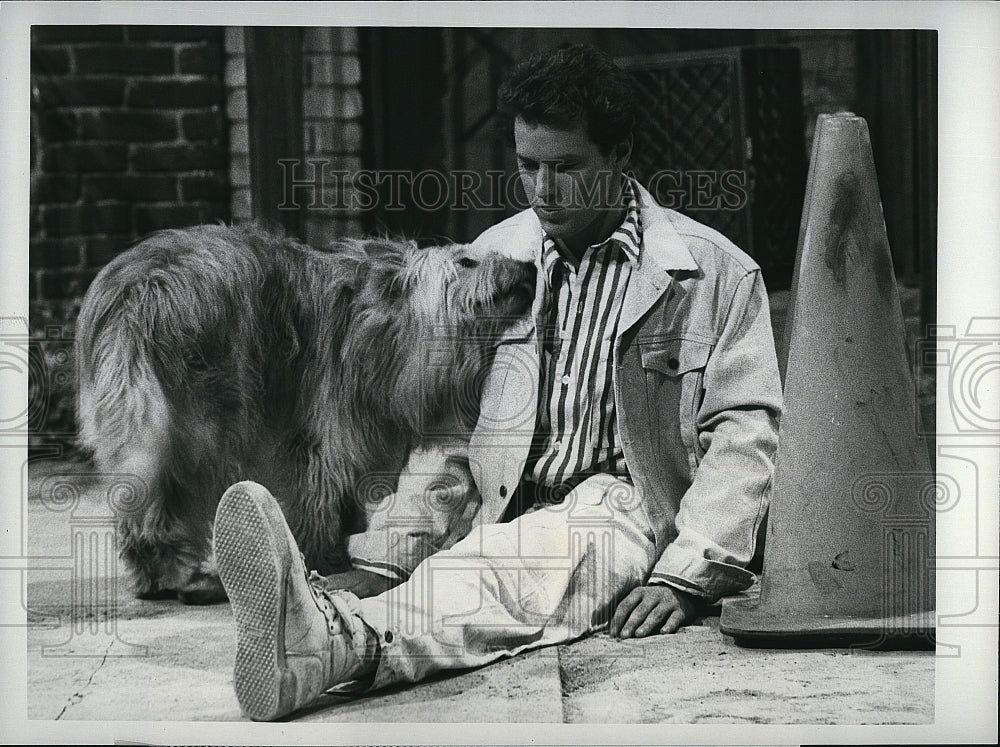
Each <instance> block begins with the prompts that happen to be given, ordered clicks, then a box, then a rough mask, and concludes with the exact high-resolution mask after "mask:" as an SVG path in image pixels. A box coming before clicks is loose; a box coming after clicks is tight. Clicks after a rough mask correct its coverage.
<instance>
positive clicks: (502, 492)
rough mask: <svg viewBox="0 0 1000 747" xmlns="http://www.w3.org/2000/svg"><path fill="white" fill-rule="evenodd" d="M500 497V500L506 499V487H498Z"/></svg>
mask: <svg viewBox="0 0 1000 747" xmlns="http://www.w3.org/2000/svg"><path fill="white" fill-rule="evenodd" d="M500 497H501V498H506V497H507V486H506V485H501V486H500Z"/></svg>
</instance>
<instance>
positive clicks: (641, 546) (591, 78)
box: [216, 46, 781, 719]
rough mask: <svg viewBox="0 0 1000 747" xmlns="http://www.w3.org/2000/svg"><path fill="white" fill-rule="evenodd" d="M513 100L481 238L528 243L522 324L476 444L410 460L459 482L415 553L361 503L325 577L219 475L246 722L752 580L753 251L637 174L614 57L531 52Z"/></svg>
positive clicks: (758, 421)
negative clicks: (501, 210)
mask: <svg viewBox="0 0 1000 747" xmlns="http://www.w3.org/2000/svg"><path fill="white" fill-rule="evenodd" d="M500 102H501V107H502V111H503V113H505V114H506V115H507V116H508V117H509V118H510V119H511V120H512V133H513V139H514V145H515V149H516V153H517V160H518V168H519V171H520V176H521V180H522V183H523V185H524V188H525V192H526V194H527V196H528V199H529V200H530V204H531V208H530V209H529V210H526V211H524V212H522V213H520V214H518V215H516V216H514V217H513V218H510V219H508V220H506V221H504V222H502V223H500V224H499V225H497V226H495V227H494V228H492V229H490V230H488V231H486V232H485V233H484V234H483V235H482V236H480V237H479V239H477V240H476V242H475V244H474V246H475V247H478V248H481V249H482V250H490V249H492V250H499V251H503V252H507V253H509V254H511V255H515V256H519V257H532V258H534V259H535V261H536V262H537V264H538V266H539V268H540V270H541V272H540V273H539V281H538V283H539V288H538V293H537V297H536V303H535V314H534V318H531V319H526V320H524V323H523V324H521V325H516V326H515V328H514V329H513V330H511V331H510V332H509V333H508V335H507V337H506V338H505V339H504V340H503V341H502V342H501V344H500V345H499V346H498V349H497V352H496V358H495V360H494V362H493V365H492V367H491V369H490V371H489V374H488V376H487V377H486V380H485V382H484V386H483V394H482V401H481V408H480V416H479V422H478V425H477V427H476V429H475V432H474V433H473V434H472V437H471V440H470V441H469V443H468V445H467V447H465V446H464V445H463V446H462V447H459V448H455V449H442V450H439V451H438V452H437V453H427V452H424V453H418V454H415V455H414V458H413V459H412V460H411V463H410V465H409V466H408V470H407V473H406V474H404V476H403V478H402V479H401V481H400V493H401V494H403V493H407V492H408V489H406V488H405V486H406V485H408V484H409V483H412V482H413V481H414V480H417V481H419V479H420V475H421V474H422V473H427V472H432V473H435V474H439V475H440V476H441V477H442V478H443V479H447V480H449V482H448V483H447V486H446V487H445V488H443V489H440V490H439V491H438V492H442V493H443V494H446V495H452V496H454V495H456V494H458V495H459V496H461V497H462V499H461V500H459V501H458V502H457V503H451V504H448V506H447V507H446V508H445V509H442V510H440V511H437V519H435V521H432V522H431V524H430V525H429V526H430V528H429V529H427V530H426V531H422V532H418V533H416V534H417V535H419V537H417V536H416V535H414V536H407V535H406V533H405V532H404V533H403V534H401V535H400V534H397V535H396V536H395V540H400V539H402V540H404V542H403V545H404V547H402V548H400V547H399V544H398V542H394V541H391V540H390V541H386V537H387V536H388V535H387V531H386V527H387V525H388V524H389V523H391V522H387V520H386V519H385V517H384V516H379V515H377V514H373V515H372V516H371V517H370V522H369V531H368V532H367V533H366V534H365V535H360V536H358V537H356V538H354V541H352V544H351V554H352V556H353V557H354V559H355V566H356V569H355V570H354V571H352V572H351V573H349V574H345V575H343V576H341V577H333V578H332V579H329V580H324V579H320V578H319V577H318V576H315V575H312V576H309V577H307V575H306V569H305V568H304V567H303V566H302V563H301V560H300V556H299V554H298V550H297V548H296V546H295V542H294V540H293V539H292V537H291V534H290V532H289V531H288V529H287V526H286V525H285V523H284V521H283V519H282V517H281V512H280V509H279V508H278V506H277V504H276V503H275V501H274V499H273V498H272V497H271V496H270V495H269V494H268V493H267V491H266V490H265V489H264V488H263V487H262V486H258V485H254V484H252V483H240V484H238V485H235V486H233V487H232V488H231V489H230V490H229V491H227V493H226V495H225V496H224V497H223V500H222V503H221V504H220V507H219V513H218V516H217V521H216V547H217V555H218V559H219V566H220V575H221V576H222V580H223V582H224V584H225V586H226V589H227V591H228V592H229V595H230V599H231V601H232V604H233V611H234V615H235V618H236V623H237V633H238V653H237V661H236V672H235V687H236V692H237V696H238V698H239V701H240V703H241V705H242V706H243V708H244V710H245V711H246V712H247V713H248V715H250V716H251V717H252V718H256V719H272V718H276V717H279V716H281V715H283V714H286V713H289V712H291V711H292V710H294V709H296V708H300V707H302V706H305V705H307V704H308V703H309V702H310V701H312V700H314V699H315V698H316V697H317V696H318V695H320V694H321V693H322V692H323V691H325V690H327V689H329V688H331V687H334V686H336V685H340V684H345V683H355V684H356V686H360V687H368V688H377V687H381V686H384V685H387V684H390V683H397V682H404V681H416V680H419V679H421V678H423V677H426V676H427V675H429V674H431V673H433V672H436V671H440V670H442V669H450V668H462V667H470V666H479V665H482V664H485V663H487V662H490V661H494V660H496V659H499V658H501V657H505V656H510V655H514V654H516V653H518V652H520V651H524V650H527V649H531V648H536V647H539V646H544V645H552V644H557V643H563V642H566V641H569V640H572V639H574V638H577V637H580V636H582V635H586V634H587V633H590V632H594V631H597V630H601V629H604V628H607V629H608V630H609V632H610V633H611V634H612V635H614V636H618V637H622V638H629V637H640V636H646V635H651V634H654V633H660V632H664V633H670V632H674V631H675V630H677V629H678V628H679V627H680V626H681V625H683V624H685V623H687V622H689V621H691V620H692V619H693V617H695V616H696V614H697V612H698V610H699V608H700V606H701V605H703V604H705V603H711V602H715V601H717V600H718V599H719V598H721V597H722V596H725V595H729V594H732V593H735V592H737V591H739V590H742V589H744V588H746V587H747V586H749V585H750V583H751V581H752V579H753V576H752V574H750V573H749V572H747V571H746V570H745V566H746V564H747V563H748V562H749V560H750V558H751V556H752V555H753V551H754V541H755V536H756V533H757V530H758V527H759V523H760V521H761V519H762V517H763V515H764V512H765V510H766V508H767V502H768V498H769V489H770V479H771V473H772V470H773V464H772V458H773V455H774V451H775V448H776V445H777V427H778V418H779V414H780V408H781V392H780V384H779V378H778V372H777V363H776V359H775V353H774V344H773V338H772V333H771V327H770V319H769V312H768V304H767V297H766V294H765V291H764V286H763V283H762V281H761V278H760V271H759V268H758V266H757V265H756V264H755V263H754V262H753V261H752V260H751V259H750V258H749V257H747V256H746V255H745V254H743V253H742V252H741V251H740V250H739V249H737V248H736V247H735V246H733V245H732V244H731V243H730V242H729V241H727V240H726V239H725V238H724V237H722V236H721V235H719V234H718V233H716V232H715V231H713V230H711V229H709V228H707V227H705V226H702V225H700V224H698V223H696V222H695V221H693V220H690V219H688V218H685V217H683V216H681V215H679V214H677V213H675V212H673V211H671V210H667V209H665V208H662V207H660V206H658V205H657V204H656V203H655V202H654V201H653V199H652V197H651V196H650V195H649V193H648V192H647V191H646V190H645V189H643V188H642V187H641V186H640V185H639V184H638V183H636V182H635V181H634V180H632V179H630V178H628V177H626V176H625V175H624V171H625V169H626V166H627V163H628V159H629V156H630V153H631V145H632V129H633V125H634V121H635V106H636V103H635V101H634V98H633V93H632V90H631V88H630V86H629V79H628V77H627V76H626V75H625V74H624V73H623V71H621V70H620V69H619V68H617V67H616V66H615V65H614V64H613V62H612V61H611V60H610V59H609V58H608V57H607V56H605V55H603V54H602V53H600V52H598V51H597V50H595V49H593V48H590V47H584V46H576V47H570V48H566V49H561V50H558V51H556V52H553V53H548V54H545V55H535V56H533V57H531V58H530V59H528V60H527V61H525V62H524V63H522V64H520V65H519V66H518V67H517V68H516V69H515V70H514V71H513V72H512V74H511V75H510V76H509V78H508V80H507V81H506V82H505V83H504V85H503V86H502V88H501V91H500ZM408 481H409V482H408ZM425 482H426V480H425ZM448 486H450V487H448ZM409 492H418V493H419V492H420V491H419V490H417V491H409ZM429 492H430V493H431V494H433V493H434V490H430V491H429ZM446 503H447V502H446ZM470 506H471V509H470ZM429 511H430V513H434V511H432V510H429ZM505 514H506V517H507V518H509V517H513V518H512V520H510V521H505V522H501V521H500V520H501V518H502V517H504V515H505ZM441 517H445V518H443V519H442V518H441ZM456 517H457V518H456ZM380 522H381V523H380ZM415 537H416V539H417V541H416V542H415V543H414V542H408V540H414V539H415ZM373 538H374V539H373ZM442 548H443V549H442ZM407 575H408V578H406V577H407ZM404 578H406V580H405V581H403V580H402V579H404ZM400 581H402V583H399V584H398V585H396V586H394V588H391V589H390V588H388V587H390V586H392V585H393V584H396V583H398V582H400ZM336 587H340V588H341V590H339V591H331V590H329V589H331V588H336ZM344 587H350V588H353V589H354V591H356V592H359V593H360V595H361V596H366V595H367V594H368V593H374V592H381V593H378V594H377V595H375V596H366V598H364V599H359V598H358V596H359V595H358V594H355V593H351V592H350V591H344V590H342V589H343V588H344Z"/></svg>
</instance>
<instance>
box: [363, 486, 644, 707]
mask: <svg viewBox="0 0 1000 747" xmlns="http://www.w3.org/2000/svg"><path fill="white" fill-rule="evenodd" d="M655 560H656V558H655V557H654V545H653V533H652V529H651V528H650V526H649V520H648V518H647V516H646V513H645V511H644V510H643V509H642V508H641V506H640V505H639V501H638V496H637V495H636V493H635V488H633V487H632V486H630V485H628V484H626V483H623V482H621V481H620V480H617V479H616V478H614V477H611V476H608V475H598V476H595V477H592V478H590V479H588V480H586V481H585V482H583V483H581V484H580V485H579V486H577V487H576V489H574V490H573V491H572V492H571V493H570V494H569V495H568V496H567V497H566V499H565V501H563V502H562V503H560V504H558V505H554V506H547V507H544V508H539V509H536V510H534V511H531V512H529V513H527V514H525V515H523V516H521V517H519V518H517V519H515V520H514V521H512V522H509V523H505V524H490V525H485V526H480V527H477V528H476V529H475V530H473V532H472V533H471V534H470V535H469V536H467V537H466V538H465V539H463V540H462V541H460V542H458V543H457V544H456V545H455V546H454V547H452V548H451V549H449V550H445V551H442V552H439V553H437V554H435V555H432V556H431V557H429V558H428V559H427V560H425V561H424V562H423V563H421V564H420V565H419V566H418V567H417V569H416V570H415V571H414V573H413V574H412V575H411V576H410V578H409V580H407V581H406V582H404V583H403V584H400V585H399V586H396V587H394V588H392V589H390V590H389V591H387V592H385V593H383V594H381V595H379V596H377V597H373V598H370V599H362V600H361V617H362V618H363V619H364V620H365V622H366V623H367V624H368V625H370V626H371V627H372V628H373V629H374V630H375V631H377V633H378V635H379V639H380V646H381V656H380V662H379V666H378V673H377V675H376V678H375V681H374V686H375V687H380V686H383V685H388V684H390V683H393V682H400V681H410V682H412V681H417V680H420V679H423V678H424V677H426V676H428V675H430V674H431V673H433V672H435V671H440V670H443V669H453V668H466V667H475V666H480V665H483V664H487V663H489V662H491V661H495V660H497V659H501V658H504V657H507V656H512V655H514V654H517V653H520V652H522V651H525V650H527V649H533V648H539V647H542V646H548V645H553V644H557V643H564V642H566V641H570V640H573V639H575V638H579V637H580V636H582V635H585V634H587V633H589V632H593V631H595V630H597V629H600V628H601V627H603V626H604V625H606V624H607V622H608V621H609V620H610V616H611V614H612V613H613V611H614V603H615V601H616V599H617V598H619V597H620V596H622V595H624V594H625V593H627V592H628V591H629V590H631V589H632V588H633V587H635V586H637V585H639V584H641V583H643V582H644V580H645V578H646V576H647V575H648V573H649V569H650V568H651V567H652V565H653V563H654V562H655Z"/></svg>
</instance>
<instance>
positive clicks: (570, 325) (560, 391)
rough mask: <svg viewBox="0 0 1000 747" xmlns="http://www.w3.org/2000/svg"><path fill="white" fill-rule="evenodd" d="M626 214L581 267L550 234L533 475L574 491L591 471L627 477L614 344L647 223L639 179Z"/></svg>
mask: <svg viewBox="0 0 1000 747" xmlns="http://www.w3.org/2000/svg"><path fill="white" fill-rule="evenodd" d="M624 191H625V195H624V196H625V200H626V205H627V208H626V213H625V219H624V220H623V221H622V223H621V225H620V226H619V227H618V229H617V230H616V231H615V232H614V233H612V234H611V236H609V237H608V238H607V239H606V240H605V241H603V242H602V243H600V244H595V245H593V246H590V247H588V248H587V250H586V251H585V252H584V254H583V257H582V259H581V260H580V264H579V267H577V266H575V265H574V264H573V262H571V261H569V260H568V259H567V258H566V257H564V256H563V255H562V254H561V253H560V251H559V247H558V246H557V245H556V242H555V241H554V240H552V239H551V238H550V237H548V236H545V237H544V239H543V244H542V267H543V269H544V271H545V274H546V278H547V281H548V283H547V285H548V291H547V297H546V303H545V307H544V309H545V310H544V311H543V315H544V325H543V326H542V327H541V330H542V333H541V339H542V382H541V385H542V388H541V396H540V398H539V413H538V415H539V417H538V427H537V429H536V433H535V443H534V445H533V448H532V454H531V455H530V456H529V460H528V464H527V468H526V471H525V479H526V480H528V481H530V482H533V483H536V484H538V485H543V486H549V487H552V486H565V488H567V489H568V488H570V487H572V486H573V485H575V484H576V483H578V482H580V481H581V480H582V479H583V478H585V477H586V476H587V475H590V474H595V473H598V472H604V473H609V474H615V475H620V476H627V475H628V472H627V470H626V467H625V459H624V456H623V454H622V449H621V444H620V443H619V440H618V428H617V422H616V417H615V399H614V394H613V389H612V382H613V379H612V375H613V373H612V372H613V366H614V361H613V359H612V348H613V346H614V341H615V338H616V336H617V333H618V320H619V317H620V316H621V308H622V300H623V299H624V297H625V289H626V288H627V287H628V282H629V278H630V277H631V274H632V267H633V266H634V265H635V264H637V263H638V261H639V247H640V246H641V243H642V226H641V223H640V220H639V207H638V203H637V202H636V199H635V190H634V189H633V187H632V184H631V180H630V179H626V180H625V190H624Z"/></svg>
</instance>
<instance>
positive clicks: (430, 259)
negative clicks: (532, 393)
mask: <svg viewBox="0 0 1000 747" xmlns="http://www.w3.org/2000/svg"><path fill="white" fill-rule="evenodd" d="M364 250H365V252H366V254H367V256H368V258H369V274H368V279H367V282H366V284H365V288H363V289H361V291H360V292H361V295H362V296H363V297H364V300H363V302H362V306H364V307H365V310H364V311H363V312H362V313H360V314H356V315H355V329H358V328H357V324H358V322H359V321H360V323H362V324H371V325H378V326H379V327H380V329H379V331H378V332H373V333H372V334H363V335H360V339H367V340H371V339H372V338H373V337H380V338H381V339H385V338H386V337H392V338H393V340H394V341H393V343H392V344H387V345H386V346H385V349H391V350H392V351H394V353H393V355H394V356H395V357H394V358H393V360H392V361H385V362H384V365H385V366H392V367H394V368H398V371H399V376H398V379H397V385H396V390H397V397H398V399H399V403H398V404H397V405H395V406H394V407H393V411H394V412H395V413H397V414H398V413H404V412H408V413H409V415H408V417H407V419H408V420H410V421H412V422H411V428H412V429H413V430H414V431H417V432H420V433H421V434H427V433H428V432H429V429H430V430H434V429H436V428H437V426H436V425H434V424H436V423H441V422H449V423H452V424H454V423H456V422H458V421H461V422H462V423H464V424H465V425H466V426H468V425H470V424H474V423H475V413H476V411H477V409H478V399H479V391H480V388H481V384H482V381H483V376H484V375H485V372H486V371H487V370H488V368H489V366H490V363H491V361H492V357H493V353H494V351H495V348H496V344H497V342H499V340H500V338H501V336H502V335H503V333H504V332H505V331H507V330H508V329H510V327H512V326H513V325H514V324H515V323H517V322H518V321H519V320H523V319H524V318H525V315H526V314H529V313H530V310H531V307H532V301H533V300H534V295H535V279H536V270H535V266H534V265H533V264H532V263H530V262H523V261H518V260H515V259H511V258H509V257H505V256H502V255H500V254H498V253H474V252H472V251H470V249H469V248H468V247H464V246H445V247H430V248H418V247H417V246H416V245H405V244H400V243H399V242H384V241H382V242H368V243H366V244H365V246H364ZM376 297H379V300H378V302H377V303H373V302H374V301H375V300H376ZM377 355H378V350H377V349H376V350H373V349H372V348H371V345H370V343H369V347H368V348H367V349H365V350H360V349H355V348H354V347H353V346H351V348H350V349H349V350H348V351H347V356H348V357H349V358H351V359H356V360H358V362H359V364H360V363H361V362H362V361H365V362H367V363H368V364H370V365H375V361H374V360H373V356H377ZM416 402H419V403H421V407H420V408H418V409H415V408H414V407H413V405H412V403H416ZM456 405H457V407H456Z"/></svg>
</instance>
